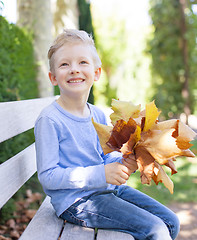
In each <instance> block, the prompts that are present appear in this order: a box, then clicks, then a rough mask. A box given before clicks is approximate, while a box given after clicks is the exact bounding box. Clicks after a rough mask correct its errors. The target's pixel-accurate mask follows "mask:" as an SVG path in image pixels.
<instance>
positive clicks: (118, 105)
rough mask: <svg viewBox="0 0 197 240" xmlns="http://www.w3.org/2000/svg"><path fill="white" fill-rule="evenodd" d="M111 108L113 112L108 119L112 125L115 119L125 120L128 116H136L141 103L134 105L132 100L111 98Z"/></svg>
mask: <svg viewBox="0 0 197 240" xmlns="http://www.w3.org/2000/svg"><path fill="white" fill-rule="evenodd" d="M111 108H112V110H113V111H114V112H113V113H112V114H111V115H110V119H111V123H112V125H115V123H116V121H118V120H120V119H123V120H124V121H126V122H127V121H128V120H129V118H130V117H133V118H135V117H138V116H139V112H140V109H141V105H137V106H136V105H134V104H133V103H132V102H125V101H119V100H115V99H112V103H111Z"/></svg>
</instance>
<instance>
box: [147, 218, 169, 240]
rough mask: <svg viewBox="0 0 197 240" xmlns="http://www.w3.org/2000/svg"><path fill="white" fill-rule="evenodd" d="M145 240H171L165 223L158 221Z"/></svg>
mask: <svg viewBox="0 0 197 240" xmlns="http://www.w3.org/2000/svg"><path fill="white" fill-rule="evenodd" d="M147 239H152V240H171V237H170V232H169V229H168V227H167V226H166V225H165V223H164V222H163V221H159V222H158V223H157V224H154V225H153V226H152V228H151V231H150V233H149V236H148V238H147Z"/></svg>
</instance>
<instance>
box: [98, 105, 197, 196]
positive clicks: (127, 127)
mask: <svg viewBox="0 0 197 240" xmlns="http://www.w3.org/2000/svg"><path fill="white" fill-rule="evenodd" d="M112 109H113V110H114V113H112V114H111V115H110V117H111V120H112V124H113V125H114V127H110V128H107V126H102V124H100V125H99V124H94V125H95V128H96V130H97V132H98V136H99V139H100V142H101V146H102V148H103V151H104V153H107V152H111V151H120V152H122V154H123V158H124V159H125V160H123V163H124V162H125V164H127V160H128V162H129V158H130V157H131V156H132V155H133V154H135V157H136V163H137V167H138V168H139V171H140V173H141V182H142V184H144V183H147V184H149V183H150V182H151V179H153V180H154V181H155V183H156V184H158V183H159V182H162V183H163V184H164V185H165V186H166V187H167V188H168V189H169V191H170V192H171V193H173V182H172V181H171V180H170V178H169V177H168V175H167V174H166V173H165V171H164V170H163V168H162V166H161V165H166V166H167V167H169V168H170V169H171V174H172V175H173V174H175V173H177V170H176V167H175V164H174V160H175V158H176V157H178V156H186V157H194V156H195V155H194V153H193V152H192V151H191V150H190V149H189V148H190V147H191V146H192V144H191V143H190V142H191V141H192V140H193V139H194V138H195V136H196V133H195V132H194V131H193V130H192V129H191V128H189V127H188V126H187V125H186V124H184V123H182V122H180V121H179V120H176V119H172V120H167V121H163V122H159V121H158V116H159V114H160V111H158V109H157V107H156V105H155V103H154V101H153V102H151V103H149V104H146V109H145V110H143V111H141V112H140V105H138V106H135V105H134V104H132V103H131V102H123V101H117V100H113V101H112ZM131 163H132V162H131ZM131 166H132V169H136V168H137V167H136V164H131ZM134 171H135V170H134Z"/></svg>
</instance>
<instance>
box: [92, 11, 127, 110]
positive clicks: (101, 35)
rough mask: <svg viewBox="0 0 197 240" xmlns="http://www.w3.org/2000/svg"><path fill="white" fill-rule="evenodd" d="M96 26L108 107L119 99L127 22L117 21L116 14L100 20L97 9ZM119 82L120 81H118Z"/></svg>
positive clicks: (95, 15)
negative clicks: (119, 73) (119, 70)
mask: <svg viewBox="0 0 197 240" xmlns="http://www.w3.org/2000/svg"><path fill="white" fill-rule="evenodd" d="M93 13H94V18H95V21H94V26H95V30H96V31H95V34H96V44H97V50H98V52H99V55H100V57H101V61H102V70H103V71H104V73H105V86H104V89H103V90H102V95H104V96H105V98H106V99H105V101H106V104H107V105H108V106H110V105H111V99H112V98H117V78H116V77H115V74H116V72H117V69H119V68H121V66H122V65H123V64H124V57H125V52H126V51H125V50H126V48H127V35H126V28H125V22H124V19H123V20H119V19H116V18H115V17H114V16H115V15H114V14H111V15H109V16H102V18H100V14H101V13H100V12H99V9H97V8H95V9H94V10H93ZM118 81H119V80H118Z"/></svg>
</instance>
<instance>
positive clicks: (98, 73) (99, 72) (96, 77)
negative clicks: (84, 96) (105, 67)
mask: <svg viewBox="0 0 197 240" xmlns="http://www.w3.org/2000/svg"><path fill="white" fill-rule="evenodd" d="M100 76H101V68H97V69H96V71H95V74H94V81H98V80H99V78H100Z"/></svg>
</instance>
